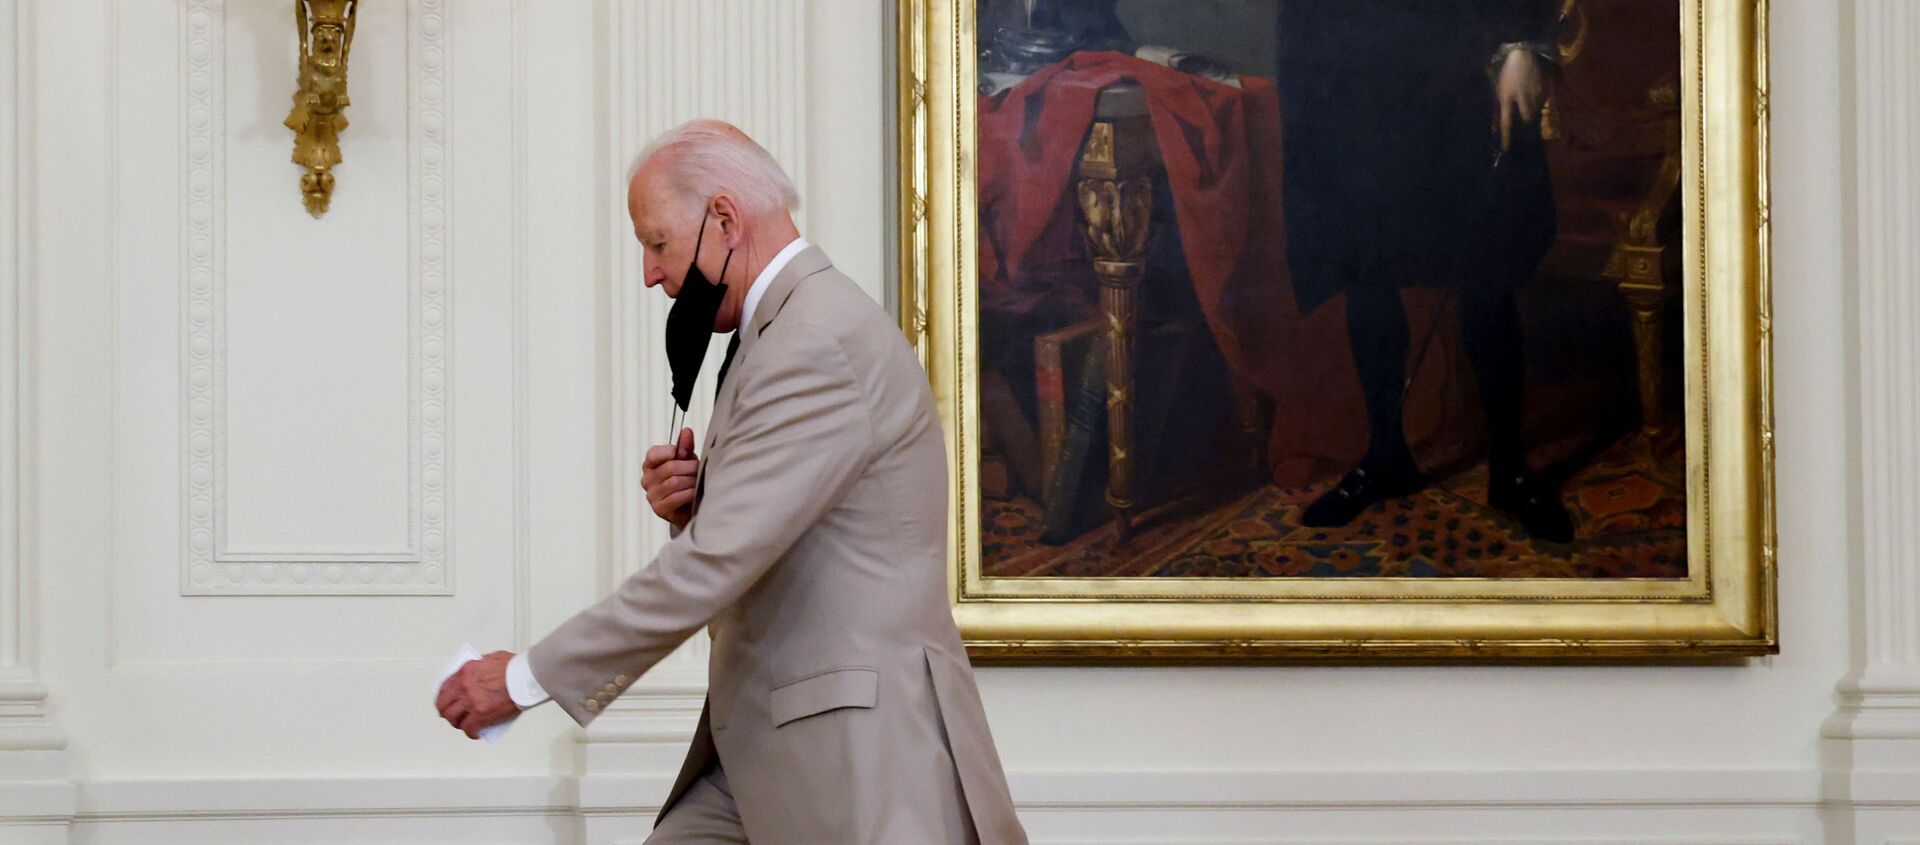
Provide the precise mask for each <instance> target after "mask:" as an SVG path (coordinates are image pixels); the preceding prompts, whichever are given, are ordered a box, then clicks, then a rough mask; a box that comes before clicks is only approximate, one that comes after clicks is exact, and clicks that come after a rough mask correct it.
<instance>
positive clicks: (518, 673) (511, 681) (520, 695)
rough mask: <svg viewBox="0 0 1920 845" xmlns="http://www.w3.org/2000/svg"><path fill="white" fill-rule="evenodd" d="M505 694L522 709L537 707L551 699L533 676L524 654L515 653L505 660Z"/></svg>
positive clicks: (531, 668)
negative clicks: (511, 657)
mask: <svg viewBox="0 0 1920 845" xmlns="http://www.w3.org/2000/svg"><path fill="white" fill-rule="evenodd" d="M507 696H508V697H509V698H512V699H513V703H514V704H517V705H519V707H520V709H522V710H526V709H528V708H532V707H538V706H540V705H542V704H545V703H547V702H548V701H551V700H552V699H553V696H550V695H547V691H546V689H545V688H543V687H541V686H540V682H539V681H538V680H536V679H535V678H534V677H533V667H532V666H529V665H527V656H526V655H525V654H516V655H514V656H513V659H512V660H509V661H507Z"/></svg>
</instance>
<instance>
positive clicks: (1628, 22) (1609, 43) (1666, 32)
mask: <svg viewBox="0 0 1920 845" xmlns="http://www.w3.org/2000/svg"><path fill="white" fill-rule="evenodd" d="M1562 19H1563V24H1564V26H1563V28H1562V39H1561V43H1560V66H1561V71H1560V75H1559V79H1558V80H1557V81H1556V83H1555V86H1554V93H1553V95H1552V97H1551V99H1550V100H1549V101H1548V104H1547V111H1546V117H1545V118H1544V121H1545V125H1544V129H1545V133H1546V135H1547V137H1548V142H1547V150H1548V153H1547V155H1548V161H1549V169H1550V171H1551V173H1552V178H1553V183H1554V198H1555V201H1556V203H1557V204H1558V206H1559V238H1558V240H1557V242H1556V243H1555V245H1554V248H1553V250H1552V251H1551V252H1550V253H1549V254H1548V256H1547V258H1546V261H1545V264H1546V269H1547V271H1548V272H1549V273H1553V274H1556V275H1561V276H1573V277H1580V278H1604V279H1609V280H1612V281H1614V282H1615V283H1616V284H1617V285H1618V287H1619V290H1620V293H1621V296H1622V298H1623V300H1624V302H1625V304H1626V307H1627V309H1628V312H1629V316H1630V318H1631V325H1632V330H1633V342H1634V357H1635V365H1636V382H1637V388H1638V394H1639V401H1640V419H1641V430H1642V432H1643V433H1645V434H1646V435H1648V436H1649V437H1660V436H1663V435H1665V434H1667V433H1668V431H1669V429H1670V424H1669V420H1668V413H1667V410H1666V395H1667V393H1668V389H1669V385H1667V384H1666V379H1665V375H1664V374H1665V372H1666V371H1665V368H1664V367H1663V366H1662V362H1663V357H1664V356H1663V354H1662V351H1663V339H1664V338H1665V336H1666V329H1667V327H1666V315H1667V314H1668V312H1669V310H1670V309H1671V307H1672V305H1673V304H1674V302H1675V301H1676V300H1677V299H1678V297H1679V295H1680V281H1681V269H1680V255H1679V251H1680V242H1679V237H1678V233H1677V227H1676V226H1675V225H1673V223H1674V221H1675V220H1676V219H1677V218H1676V216H1675V215H1676V214H1677V212H1678V207H1679V188H1680V171H1681V146H1680V90H1679V86H1680V80H1679V78H1678V74H1677V68H1678V67H1679V61H1678V59H1679V55H1680V21H1679V4H1676V3H1674V2H1673V0H1566V3H1565V5H1564V6H1563V7H1562Z"/></svg>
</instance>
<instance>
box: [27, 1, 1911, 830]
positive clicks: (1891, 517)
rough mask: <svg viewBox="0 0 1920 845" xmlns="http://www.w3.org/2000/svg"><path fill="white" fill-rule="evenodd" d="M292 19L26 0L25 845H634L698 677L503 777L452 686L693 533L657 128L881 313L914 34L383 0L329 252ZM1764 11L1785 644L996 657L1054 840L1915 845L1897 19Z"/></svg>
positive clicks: (1011, 764)
mask: <svg viewBox="0 0 1920 845" xmlns="http://www.w3.org/2000/svg"><path fill="white" fill-rule="evenodd" d="M289 5H290V3H286V2H282V0H79V2H69V0H0V10H4V12H0V80H5V84H4V85H0V90H4V91H6V92H7V97H6V99H5V101H4V103H0V842H4V843H6V845H13V843H15V842H22V843H33V845H38V843H43V842H44V843H56V842H57V843H68V842H73V843H94V844H95V845H108V844H110V843H174V842H180V843H185V842H193V843H252V842H290V843H306V842H311V843H320V842H380V843H385V842H403V841H404V842H446V843H455V842H461V843H466V842H485V843H534V842H553V843H576V842H593V843H614V842H632V843H637V842H639V841H642V840H643V839H644V838H645V834H646V831H647V829H648V827H649V821H650V818H651V815H652V812H653V809H654V807H655V806H656V805H657V803H658V801H659V800H660V798H661V797H662V796H663V794H664V792H665V790H666V788H667V786H668V784H669V782H670V780H671V778H672V775H673V773H674V770H675V768H676V767H677V764H678V762H679V756H680V753H681V751H682V750H683V748H684V744H685V742H686V740H687V738H688V736H689V735H690V734H691V730H692V727H693V723H694V719H695V717H696V716H697V714H698V711H699V706H700V701H701V695H702V689H703V686H704V683H705V673H704V659H705V652H704V642H703V641H701V640H700V639H699V638H696V640H695V641H694V642H692V643H690V644H689V645H688V646H687V647H686V648H685V649H683V650H682V652H681V653H680V654H678V655H676V656H675V657H674V658H672V659H670V660H669V661H668V662H666V663H665V664H663V665H662V666H661V667H660V668H659V669H658V670H657V671H655V672H654V673H652V674H651V675H649V676H648V677H646V678H644V679H642V681H641V683H640V684H639V685H637V686H636V687H635V688H634V689H633V690H631V691H630V692H629V694H628V695H627V696H625V697H624V698H623V699H622V700H621V702H620V703H619V705H618V706H617V707H615V708H614V709H613V710H612V711H610V712H609V713H607V714H606V715H605V716H603V717H602V718H601V719H600V720H599V721H598V722H596V723H595V725H594V728H593V729H592V730H590V731H580V730H578V729H576V728H575V727H574V726H573V725H572V723H571V722H570V721H568V720H567V719H566V718H565V716H564V715H563V714H561V713H559V712H558V711H557V710H556V709H555V708H551V707H549V708H543V709H542V710H540V711H536V712H534V713H530V714H528V715H526V716H524V717H523V718H522V719H521V720H520V722H519V723H518V724H516V725H515V727H514V728H513V730H512V731H511V732H510V734H509V735H508V737H507V740H506V741H505V742H504V743H503V744H501V745H499V746H493V747H490V746H485V745H482V744H478V743H470V742H468V741H466V740H465V739H464V738H462V737H460V736H458V735H457V734H455V733H454V732H453V731H451V730H450V729H448V728H446V727H445V726H444V725H443V724H441V723H439V722H438V721H437V719H436V718H435V716H434V713H433V711H432V707H431V704H430V698H429V693H430V681H431V676H432V674H433V672H434V670H435V669H437V668H438V666H439V664H440V662H441V661H442V659H443V658H444V657H445V655H446V654H447V653H448V652H450V651H451V650H452V649H453V648H454V647H455V646H457V645H458V644H459V643H460V642H462V641H470V642H472V643H473V644H474V645H475V646H477V647H479V648H481V649H482V650H483V651H484V650H489V649H493V648H523V647H525V646H526V645H527V644H528V643H529V642H530V641H531V640H532V639H534V638H536V637H538V636H539V635H541V634H542V633H544V632H545V631H546V630H548V629H549V628H550V627H552V626H553V625H554V624H556V623H558V622H559V621H561V620H562V619H564V618H566V616H568V615H569V614H570V613H572V612H573V611H574V610H576V609H577V608H579V607H581V606H583V605H584V604H586V603H587V602H588V601H590V600H591V599H592V598H593V597H594V596H595V595H597V594H599V593H601V592H603V591H605V590H607V589H609V588H610V587H611V586H612V584H614V583H615V582H616V581H617V580H618V579H619V578H621V577H623V576H624V575H626V574H627V573H630V572H632V571H633V570H634V569H636V568H637V567H639V566H642V565H644V564H645V562H646V560H647V559H648V556H649V555H650V553H651V550H652V549H653V548H654V547H655V546H657V545H658V544H660V543H661V542H663V541H664V540H665V532H664V531H663V530H661V525H660V523H658V522H657V521H656V520H653V519H652V518H651V517H650V516H648V515H647V512H646V509H645V503H644V499H643V497H642V496H641V494H640V490H639V471H638V467H639V460H640V454H641V452H642V451H643V450H644V449H645V447H646V446H647V445H648V444H651V443H657V442H661V441H663V440H665V439H666V438H667V436H668V432H667V430H666V426H667V396H666V394H667V389H666V385H667V380H666V366H665V362H664V361H663V360H662V359H661V356H660V355H659V354H658V350H659V341H658V337H659V331H660V327H661V325H662V322H663V321H664V317H665V313H666V312H665V309H666V306H667V304H668V303H667V301H666V300H665V299H664V298H663V297H662V296H661V295H660V294H659V293H658V292H657V291H649V290H646V289H644V287H643V286H642V285H641V280H640V262H639V252H638V249H637V247H636V245H635V244H634V242H633V240H632V238H631V235H630V233H629V231H628V227H627V221H626V217H625V204H624V195H623V185H622V184H621V181H622V177H623V176H624V174H625V172H626V169H627V166H628V164H629V162H630V161H631V159H632V158H633V156H634V155H635V154H636V153H637V152H638V151H639V149H640V148H641V146H643V145H644V143H645V142H646V140H647V139H648V138H650V137H651V136H652V135H654V134H655V133H657V132H659V131H661V130H663V129H665V128H668V127H670V126H672V125H675V124H677V123H679V122H681V121H683V120H685V119H688V118H693V117H703V116H704V117H719V118H724V119H727V120H731V121H733V122H735V123H738V124H739V125H741V126H742V127H743V128H745V129H746V130H747V131H748V132H749V133H751V134H753V135H754V136H755V137H757V138H759V139H760V140H761V141H762V142H763V143H765V144H766V145H767V147H768V148H769V149H770V150H771V151H772V152H773V153H774V154H775V156H776V157H778V158H779V159H780V160H781V162H782V163H783V164H785V165H786V167H787V168H788V170H789V171H790V172H791V173H792V175H793V176H794V179H795V181H796V183H797V184H798V185H799V186H800V188H801V192H802V195H803V197H804V206H803V209H802V213H801V214H800V222H801V226H802V229H803V231H805V233H806V234H807V235H808V237H809V238H811V239H812V240H813V241H814V242H816V243H819V244H821V245H822V246H823V247H824V248H825V249H826V250H827V252H828V253H829V254H830V255H832V256H833V258H834V259H835V261H836V263H838V264H839V265H841V266H842V267H843V268H845V269H847V270H848V271H849V272H850V274H851V275H853V276H854V277H855V278H856V279H857V280H859V281H860V282H861V283H862V284H864V285H866V286H867V287H868V290H869V291H870V292H871V293H873V294H874V295H875V297H876V298H879V299H882V300H885V299H887V293H886V292H887V290H888V286H889V285H890V284H891V283H892V281H893V278H892V273H891V271H890V269H889V261H890V246H889V245H890V243H891V241H892V235H891V228H890V226H891V224H890V221H891V214H890V212H889V209H888V203H889V195H890V193H891V191H890V187H889V182H888V179H889V172H888V170H887V167H888V159H889V156H890V150H891V148H892V143H893V142H892V134H891V132H892V129H891V125H890V123H889V122H888V121H889V120H890V114H891V107H890V105H889V100H890V97H891V94H890V90H889V89H890V82H889V80H890V78H891V71H890V66H889V61H890V58H891V52H890V51H891V47H890V40H891V25H892V24H891V13H890V11H889V10H888V9H887V7H888V6H889V5H891V3H890V2H886V1H883V0H622V2H605V3H586V2H553V3H543V2H536V0H405V2H400V0H392V2H379V3H369V4H367V6H366V8H364V9H363V10H362V12H361V25H360V27H359V31H358V34H357V37H356V40H355V49H354V53H353V65H352V73H353V78H352V93H353V100H354V102H353V106H352V107H351V108H350V110H349V111H348V117H349V118H350V119H351V121H352V125H351V126H350V127H349V128H348V129H347V130H346V131H345V132H344V134H343V136H342V149H343V152H344V155H345V158H346V161H345V163H344V164H342V165H341V166H340V167H339V168H338V169H337V171H336V172H337V175H338V185H337V188H336V192H335V196H334V201H333V208H332V210H331V211H330V212H329V213H328V215H327V216H326V218H325V219H323V220H319V221H315V220H312V219H310V218H308V217H307V216H306V214H305V213H304V211H303V209H302V208H301V205H300V199H299V196H298V190H297V185H298V176H299V172H300V171H299V169H298V168H297V167H295V166H294V165H292V164H291V163H289V162H288V160H287V157H288V153H289V151H290V147H291V133H290V132H289V131H287V130H286V129H285V128H284V127H282V126H281V125H280V121H281V119H282V118H283V117H284V116H285V113H286V108H287V106H288V104H289V100H288V95H289V94H290V93H291V91H292V85H293V81H294V65H293V42H294V30H293V18H292V14H291V9H290V8H288V6H289ZM1775 6H1776V8H1775V9H1774V10H1773V18H1774V28H1775V29H1774V31H1775V33H1776V35H1782V34H1784V35H1790V36H1791V37H1776V39H1775V41H1774V52H1773V61H1772V113H1773V115H1774V123H1773V140H1774V149H1773V173H1772V184H1773V191H1774V195H1773V204H1772V209H1773V212H1772V220H1773V224H1774V274H1773V275H1774V290H1775V307H1774V309H1773V312H1774V314H1775V315H1776V325H1775V327H1774V336H1775V345H1776V355H1777V361H1776V376H1775V385H1776V390H1777V391H1778V401H1777V402H1776V403H1775V407H1776V408H1777V409H1778V414H1779V418H1778V420H1777V429H1776V430H1777V432H1778V436H1779V449H1778V451H1779V456H1780V457H1779V476H1778V477H1779V490H1780V497H1781V501H1780V512H1781V518H1780V540H1781V549H1780V560H1781V573H1782V574H1781V580H1782V583H1781V587H1782V590H1781V595H1782V602H1781V604H1782V612H1783V628H1782V641H1783V643H1784V651H1783V652H1782V654H1781V655H1779V656H1778V657H1774V658H1771V659H1765V660H1757V661H1752V662H1747V663H1737V664H1727V665H1718V666H1708V667H1692V668H1687V667H1600V668H1592V667H1589V668H1575V667H1561V668H1540V667H1534V668H1519V667H1424V668H1404V667H1403V668H1344V669H1343V668H1316V669H1302V668H1253V667H1237V668H1189V669H1178V668H1152V669H1149V668H1099V669H1095V668H1023V669H1001V668H993V669H986V670H983V671H982V672H981V673H980V678H981V686H982V691H983V694H984V696H985V698H986V701H987V706H988V710H989V713H990V715H991V718H992V720H993V726H994V730H995V732H996V735H997V737H998V739H999V742H1000V746H1001V754H1002V757H1003V759H1004V760H1005V762H1006V764H1007V766H1008V768H1009V770H1010V777H1011V781H1012V787H1013V791H1014V795H1015V798H1016V800H1017V801H1018V802H1019V803H1020V805H1021V808H1022V813H1023V815H1024V817H1025V818H1026V819H1027V822H1028V825H1029V827H1030V830H1031V831H1032V833H1033V834H1034V837H1035V839H1036V841H1039V842H1052V843H1069V842H1076V843H1096V842H1097V843H1150V842H1151V843H1227V842H1286V843H1326V844H1327V845H1332V843H1344V844H1345V845H1355V843H1406V845H1413V844H1414V843H1421V844H1422V845H1441V843H1446V844H1447V845H1468V844H1469V843H1472V844H1473V845H1479V844H1480V843H1556V845H1576V843H1578V845H1599V844H1600V843H1609V844H1610V845H1629V843H1631V844H1632V845H1649V844H1650V843H1659V844H1660V845H1669V844H1670V845H1683V843H1684V845H1708V843H1716V844H1718V845H1735V844H1736V843H1737V844H1738V845H1762V843H1765V845H1788V843H1803V844H1804V845H1813V843H1827V845H1851V843H1856V842H1857V843H1862V844H1863V845H1865V843H1872V845H1885V843H1907V845H1920V752H1916V751H1915V750H1914V749H1915V748H1917V747H1920V723H1917V722H1916V716H1915V714H1916V713H1920V705H1916V704H1915V702H1916V701H1917V700H1920V675H1916V673H1917V672H1920V665H1917V664H1916V657H1915V655H1916V654H1917V653H1920V652H1917V651H1916V647H1915V646H1914V640H1913V638H1914V635H1915V634H1914V632H1915V631H1916V630H1920V598H1916V596H1920V592H1916V586H1917V585H1920V574H1916V572H1917V570H1916V561H1920V557H1916V555H1915V554H1914V552H1913V548H1912V547H1913V546H1914V543H1913V542H1911V541H1912V539H1913V538H1912V536H1911V534H1912V528H1911V526H1913V525H1915V524H1917V523H1920V513H1916V512H1915V508H1916V507H1920V499H1916V498H1915V497H1914V495H1913V493H1912V490H1911V489H1910V488H1912V480H1913V476H1914V474H1915V472H1916V467H1915V466H1914V463H1915V454H1916V453H1914V452H1913V450H1912V448H1911V446H1910V444H1911V443H1913V442H1915V441H1916V440H1920V436H1916V429H1920V417H1916V415H1915V413H1914V408H1915V406H1914V404H1913V391H1914V385H1913V383H1912V382H1913V379H1912V374H1913V372H1914V370H1915V368H1916V367H1920V360H1915V355H1914V350H1915V346H1914V344H1913V342H1912V340H1911V338H1912V336H1913V333H1914V327H1915V325H1916V324H1920V298H1917V297H1916V295H1915V294H1914V293H1913V291H1914V290H1915V289H1916V282H1920V280H1916V279H1915V278H1914V269H1913V267H1914V264H1915V261H1914V259H1915V258H1916V257H1920V256H1916V255H1915V253H1914V247H1913V239H1912V237H1911V236H1910V233H1911V232H1913V231H1914V230H1915V229H1916V227H1920V200H1917V199H1916V198H1917V197H1920V169H1916V168H1915V167H1914V166H1913V165H1912V164H1911V163H1910V160H1911V155H1910V152H1911V149H1912V148H1913V146H1914V145H1915V143H1916V142H1920V139H1916V138H1915V137H1914V133H1915V131H1916V124H1915V123H1914V119H1913V114H1914V97H1915V92H1916V91H1920V58H1916V57H1915V54H1914V52H1913V51H1912V50H1911V49H1910V44H1911V43H1912V42H1913V41H1914V40H1916V39H1920V29H1917V27H1920V11H1917V10H1916V9H1915V8H1914V7H1913V5H1912V4H1911V3H1909V2H1906V0H1832V1H1831V2H1814V0H1808V2H1792V3H1788V2H1776V3H1775ZM1843 12H1845V13H1847V14H1843ZM1848 120H1857V121H1858V123H1857V127H1856V128H1854V129H1852V130H1849V129H1847V128H1846V126H1845V123H1844V122H1845V121H1848ZM717 353H718V350H715V354H717ZM706 410H707V408H706V406H705V401H704V399H703V400H701V401H700V404H698V405H697V406H696V408H695V413H694V414H693V415H692V420H693V423H692V424H693V425H694V426H695V427H696V428H701V427H703V426H704V424H705V423H704V421H705V413H706ZM1856 514H1857V516H1856ZM1836 686H1837V690H1838V691H1836ZM1823 723H1824V729H1823Z"/></svg>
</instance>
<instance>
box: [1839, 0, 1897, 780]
mask: <svg viewBox="0 0 1920 845" xmlns="http://www.w3.org/2000/svg"><path fill="white" fill-rule="evenodd" d="M1853 26H1854V31H1853V51H1852V59H1853V91H1854V97H1855V100H1854V104H1853V117H1854V121H1855V133H1856V134H1855V139H1856V142H1855V143H1856V145H1855V150H1854V164H1855V167H1854V172H1853V174H1852V176H1853V178H1852V179H1851V180H1850V181H1851V183H1852V185H1853V194H1854V218H1855V219H1854V222H1855V226H1854V233H1855V234H1854V238H1855V240H1854V243H1853V254H1854V265H1855V266H1854V270H1855V278H1856V279H1857V283H1858V286H1859V287H1858V296H1859V303H1858V306H1859V312H1858V315H1857V316H1858V332H1857V334H1858V336H1859V348H1858V356H1859V357H1858V362H1857V366H1858V368H1859V369H1858V373H1859V402H1860V407H1859V409H1858V414H1857V416H1856V417H1855V419H1856V420H1858V425H1859V427H1860V430H1859V437H1858V439H1857V442H1858V443H1859V449H1860V452H1859V455H1858V464H1857V465H1858V467H1859V469H1860V488H1859V491H1858V494H1857V495H1858V510H1857V513H1858V514H1859V519H1860V522H1859V537H1860V552H1861V562H1860V565H1861V579H1860V589H1861V591H1862V599H1863V600H1862V603H1861V609H1862V611H1863V614H1862V617H1861V619H1860V620H1859V630H1860V631H1861V634H1862V636H1861V641H1862V642H1863V644H1864V646H1865V654H1864V655H1863V657H1864V666H1863V667H1862V668H1861V669H1860V670H1858V671H1856V672H1854V673H1852V674H1850V675H1849V676H1848V677H1847V678H1845V679H1844V680H1842V681H1841V682H1840V685H1839V689H1840V706H1839V709H1838V711H1837V712H1836V713H1835V714H1834V716H1833V718H1832V719H1830V720H1829V721H1828V723H1827V726H1826V734H1827V736H1829V737H1832V738H1836V739H1844V740H1855V741H1864V740H1910V741H1911V742H1907V743H1906V744H1905V750H1904V754H1903V758H1904V760H1905V761H1906V765H1907V767H1908V768H1910V769H1912V770H1914V771H1920V551H1916V550H1917V549H1920V487H1916V486H1915V483H1914V479H1916V478H1920V449H1917V448H1915V445H1914V444H1915V443H1916V442H1920V404H1917V403H1916V401H1915V400H1916V398H1917V397H1920V385H1916V383H1915V382H1914V373H1916V372H1920V346H1916V345H1915V344H1914V342H1913V339H1914V337H1916V336H1920V241H1917V240H1916V239H1915V238H1914V237H1913V233H1914V231H1915V229H1916V227H1920V165H1917V164H1916V163H1915V161H1914V158H1913V151H1914V150H1915V149H1916V148H1920V123H1917V122H1916V121H1915V120H1914V118H1913V116H1914V115H1915V114H1917V113H1920V55H1916V54H1915V53H1914V51H1913V49H1912V45H1913V43H1914V42H1915V41H1916V40H1920V5H1915V4H1914V3H1911V2H1908V0H1859V2H1857V3H1855V4H1854V13H1853ZM1885 762H1886V761H1882V762H1881V763H1880V764H1877V765H1876V767H1879V766H1884V765H1885Z"/></svg>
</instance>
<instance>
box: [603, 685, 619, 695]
mask: <svg viewBox="0 0 1920 845" xmlns="http://www.w3.org/2000/svg"><path fill="white" fill-rule="evenodd" d="M600 692H602V693H603V694H605V695H607V696H608V697H612V696H616V695H619V694H620V688H619V687H616V686H614V685H612V684H608V685H607V686H606V688H605V689H602V690H601V691H600Z"/></svg>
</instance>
